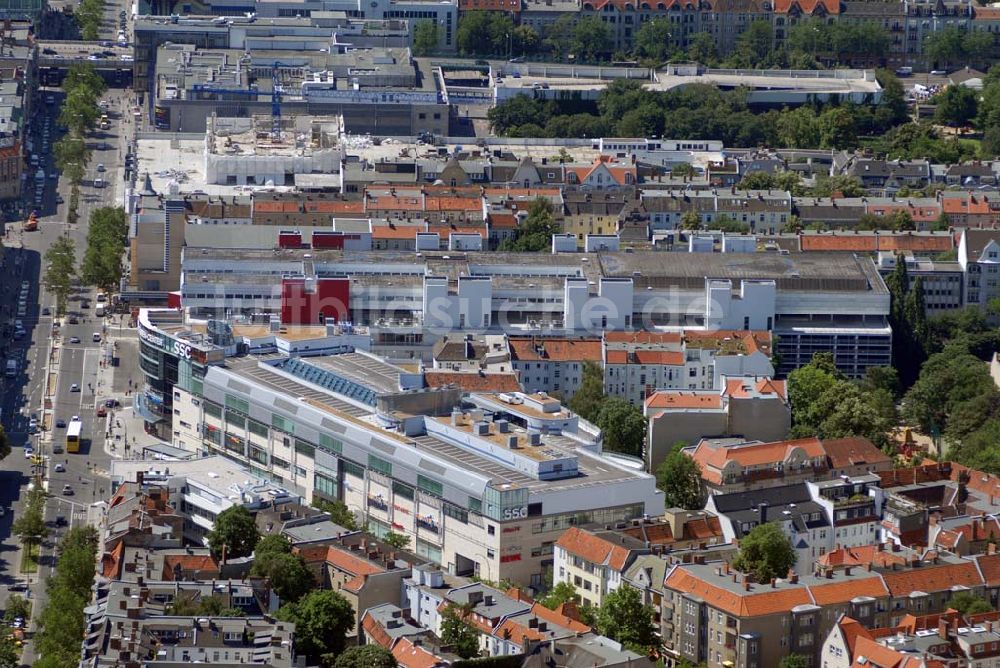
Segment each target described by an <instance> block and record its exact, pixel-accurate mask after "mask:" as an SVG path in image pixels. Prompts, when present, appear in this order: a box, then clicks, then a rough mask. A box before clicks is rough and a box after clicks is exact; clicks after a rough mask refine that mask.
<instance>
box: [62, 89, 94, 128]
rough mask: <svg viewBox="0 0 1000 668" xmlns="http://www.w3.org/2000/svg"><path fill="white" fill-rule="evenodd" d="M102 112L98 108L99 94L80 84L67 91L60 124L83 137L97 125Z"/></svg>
mask: <svg viewBox="0 0 1000 668" xmlns="http://www.w3.org/2000/svg"><path fill="white" fill-rule="evenodd" d="M98 118H100V114H99V112H98V109H97V96H96V95H94V93H93V91H92V90H90V89H89V88H85V87H83V86H79V87H77V88H73V89H72V90H70V91H69V92H68V93H66V97H65V100H64V101H63V105H62V110H61V111H60V112H59V120H58V122H59V125H61V126H62V127H64V128H66V129H68V130H69V131H70V133H72V134H73V135H74V136H76V137H82V136H83V135H85V134H86V133H87V132H90V131H91V130H93V129H94V127H95V126H96V125H97V120H98Z"/></svg>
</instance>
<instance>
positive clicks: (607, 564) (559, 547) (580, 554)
mask: <svg viewBox="0 0 1000 668" xmlns="http://www.w3.org/2000/svg"><path fill="white" fill-rule="evenodd" d="M648 553H649V548H648V547H646V546H645V543H644V542H643V541H640V540H637V539H635V538H632V537H631V536H627V535H624V534H615V533H612V532H603V533H602V532H595V531H588V530H586V529H581V528H579V527H570V528H569V529H567V530H566V531H565V532H563V535H562V536H560V537H559V540H557V541H556V544H555V564H554V565H553V572H552V580H553V583H558V582H566V583H568V584H571V585H573V587H575V588H576V591H577V600H578V602H579V603H580V604H581V605H582V606H583V607H585V608H589V607H598V608H599V607H600V606H601V603H602V602H603V600H604V597H605V596H606V595H607V594H610V593H611V592H613V591H614V590H615V589H617V588H618V587H620V586H621V585H622V576H623V575H624V572H625V571H626V569H627V568H628V567H629V566H630V565H631V564H632V562H633V561H634V560H635V559H636V557H637V556H639V555H641V554H648Z"/></svg>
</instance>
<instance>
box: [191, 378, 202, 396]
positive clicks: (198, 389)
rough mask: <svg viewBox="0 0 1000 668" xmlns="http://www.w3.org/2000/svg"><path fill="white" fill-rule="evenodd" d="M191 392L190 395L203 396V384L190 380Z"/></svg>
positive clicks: (199, 381)
mask: <svg viewBox="0 0 1000 668" xmlns="http://www.w3.org/2000/svg"><path fill="white" fill-rule="evenodd" d="M191 392H192V394H195V395H196V396H199V397H201V396H204V395H205V382H204V381H201V380H195V379H191Z"/></svg>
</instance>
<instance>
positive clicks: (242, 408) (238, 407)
mask: <svg viewBox="0 0 1000 668" xmlns="http://www.w3.org/2000/svg"><path fill="white" fill-rule="evenodd" d="M226 408H232V409H233V410H234V411H239V412H240V413H244V414H246V413H249V412H250V402H249V401H247V400H246V399H240V398H239V397H234V396H233V395H231V394H227V395H226Z"/></svg>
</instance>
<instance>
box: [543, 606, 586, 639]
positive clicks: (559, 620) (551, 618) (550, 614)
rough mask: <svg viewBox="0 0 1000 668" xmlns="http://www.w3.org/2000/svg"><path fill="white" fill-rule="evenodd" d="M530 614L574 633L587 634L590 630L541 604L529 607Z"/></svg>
mask: <svg viewBox="0 0 1000 668" xmlns="http://www.w3.org/2000/svg"><path fill="white" fill-rule="evenodd" d="M531 612H532V614H534V615H535V616H536V617H541V618H542V619H544V620H546V621H548V622H551V623H552V624H558V625H559V626H562V627H564V628H567V629H569V630H570V631H573V632H575V633H587V632H588V631H591V630H592V629H591V628H590V627H589V626H587V625H586V624H584V623H583V622H581V621H579V620H576V619H573V618H572V617H567V616H566V615H564V614H561V613H560V612H558V611H556V610H552V609H550V608H546V607H545V606H544V605H542V604H541V603H534V604H532V606H531Z"/></svg>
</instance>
